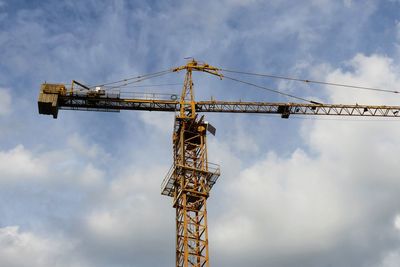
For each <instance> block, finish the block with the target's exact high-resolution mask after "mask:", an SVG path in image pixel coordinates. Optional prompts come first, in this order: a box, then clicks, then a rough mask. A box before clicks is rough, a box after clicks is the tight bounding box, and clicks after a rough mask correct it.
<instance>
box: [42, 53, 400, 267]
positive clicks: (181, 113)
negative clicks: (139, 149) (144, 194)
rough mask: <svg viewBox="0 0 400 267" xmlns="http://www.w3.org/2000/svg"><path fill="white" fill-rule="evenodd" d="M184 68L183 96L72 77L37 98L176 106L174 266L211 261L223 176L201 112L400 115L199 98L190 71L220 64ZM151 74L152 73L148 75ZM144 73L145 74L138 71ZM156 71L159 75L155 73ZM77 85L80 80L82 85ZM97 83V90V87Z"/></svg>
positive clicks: (56, 102) (53, 111)
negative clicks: (213, 211)
mask: <svg viewBox="0 0 400 267" xmlns="http://www.w3.org/2000/svg"><path fill="white" fill-rule="evenodd" d="M183 70H185V71H186V74H185V80H184V84H183V88H182V93H181V96H180V99H179V100H178V99H177V97H176V95H171V97H170V99H161V98H158V97H157V96H156V94H152V95H153V96H152V97H147V96H146V97H143V96H142V97H141V96H137V97H134V98H126V97H121V95H120V94H119V92H107V91H106V90H103V89H101V88H97V87H95V88H91V87H88V86H85V85H83V84H81V83H79V82H77V81H72V84H71V88H70V89H67V87H66V86H65V85H64V84H48V83H44V84H42V86H41V88H40V93H39V98H38V109H39V114H45V115H52V116H53V118H57V116H58V111H59V109H70V110H86V111H106V112H119V111H120V110H147V111H163V112H175V113H176V116H175V123H174V131H173V135H172V144H173V164H172V167H171V168H170V170H169V171H168V173H167V175H166V177H165V178H164V180H163V181H162V184H161V194H162V195H165V196H169V197H172V198H173V207H174V208H175V210H176V250H175V252H176V267H209V266H210V261H209V248H208V225H207V199H208V197H209V195H210V190H211V189H212V187H213V186H214V184H215V183H216V181H217V179H218V177H219V176H220V167H219V165H216V164H213V163H210V162H208V155H207V138H206V135H207V131H209V132H210V133H211V134H213V135H215V128H214V127H213V126H212V125H210V124H209V123H208V122H206V121H205V120H204V116H200V117H199V114H198V113H204V112H224V113H261V114H279V115H280V116H281V117H282V118H285V119H287V118H289V116H290V115H291V114H295V115H333V116H362V117H400V112H399V111H400V106H382V105H376V106H373V105H358V104H356V105H342V104H322V103H317V102H314V101H310V103H275V102H242V101H239V102H231V101H230V102H229V101H216V100H210V101H195V98H194V90H193V80H192V72H193V71H201V72H206V73H209V74H212V75H215V76H218V77H219V78H220V79H222V78H223V77H224V76H223V75H222V74H221V70H220V69H218V68H216V67H213V66H210V65H208V64H205V63H199V62H197V61H195V60H194V59H192V60H189V61H188V62H187V64H186V65H183V66H180V67H177V68H174V69H172V70H170V72H179V71H183ZM150 76H151V75H150ZM139 77H142V76H139ZM154 77H155V76H154ZM74 85H77V86H79V87H78V88H76V87H75V89H74ZM93 89H94V90H93Z"/></svg>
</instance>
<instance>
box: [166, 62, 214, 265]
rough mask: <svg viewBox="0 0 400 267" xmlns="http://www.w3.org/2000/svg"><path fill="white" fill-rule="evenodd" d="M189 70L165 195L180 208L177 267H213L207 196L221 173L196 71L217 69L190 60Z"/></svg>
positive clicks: (174, 138) (178, 213) (173, 140)
mask: <svg viewBox="0 0 400 267" xmlns="http://www.w3.org/2000/svg"><path fill="white" fill-rule="evenodd" d="M179 70H186V75H185V82H184V86H183V90H182V94H181V99H180V112H179V114H178V115H177V116H176V117H175V127H174V133H173V137H172V142H173V150H174V163H173V166H172V169H171V171H170V172H169V173H168V175H167V177H166V178H165V180H164V183H163V187H162V194H163V195H167V196H171V197H173V207H174V208H175V209H176V267H192V266H193V267H203V266H205V267H209V266H210V263H209V249H208V228H207V198H208V197H209V193H210V190H211V188H212V186H213V185H214V183H215V182H216V180H217V179H218V176H219V167H216V166H215V165H213V168H210V166H209V165H210V164H209V163H208V162H207V139H206V133H207V127H208V125H207V123H206V122H205V121H204V116H202V117H200V118H198V116H197V114H196V108H195V101H194V92H193V81H192V71H193V70H199V71H207V72H210V73H213V74H215V75H220V74H218V73H217V71H216V69H215V68H213V67H210V66H208V65H205V64H198V63H197V62H196V61H194V60H192V61H190V62H189V63H188V64H187V65H186V66H183V67H180V68H177V69H175V70H174V71H179Z"/></svg>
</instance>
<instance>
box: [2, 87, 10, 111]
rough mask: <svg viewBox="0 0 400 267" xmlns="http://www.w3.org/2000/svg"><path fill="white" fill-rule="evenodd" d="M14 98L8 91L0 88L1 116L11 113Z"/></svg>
mask: <svg viewBox="0 0 400 267" xmlns="http://www.w3.org/2000/svg"><path fill="white" fill-rule="evenodd" d="M11 104H12V98H11V94H10V92H9V91H8V90H6V89H2V88H0V116H4V115H8V114H10V113H11V110H12V108H11Z"/></svg>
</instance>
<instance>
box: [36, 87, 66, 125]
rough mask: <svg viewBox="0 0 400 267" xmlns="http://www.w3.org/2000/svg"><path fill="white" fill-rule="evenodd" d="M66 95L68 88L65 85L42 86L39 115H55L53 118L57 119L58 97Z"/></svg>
mask: <svg viewBox="0 0 400 267" xmlns="http://www.w3.org/2000/svg"><path fill="white" fill-rule="evenodd" d="M65 94H66V88H65V85H64V84H49V83H44V84H42V86H41V87H40V93H39V99H38V108H39V114H45V115H53V118H54V119H56V118H57V115H58V96H59V95H65Z"/></svg>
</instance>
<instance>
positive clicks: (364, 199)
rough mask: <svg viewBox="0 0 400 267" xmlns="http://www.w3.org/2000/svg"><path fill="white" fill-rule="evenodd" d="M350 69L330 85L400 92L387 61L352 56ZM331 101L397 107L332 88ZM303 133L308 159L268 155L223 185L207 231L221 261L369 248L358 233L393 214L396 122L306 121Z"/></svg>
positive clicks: (387, 99) (399, 145)
mask: <svg viewBox="0 0 400 267" xmlns="http://www.w3.org/2000/svg"><path fill="white" fill-rule="evenodd" d="M350 64H351V66H352V70H351V71H343V70H341V69H337V70H333V71H332V72H331V73H330V74H329V75H328V77H329V81H331V82H340V83H348V84H360V83H362V84H364V85H365V84H367V85H370V86H377V87H378V86H379V87H383V88H390V89H393V88H396V86H397V84H399V83H398V81H399V78H400V76H399V75H398V72H397V66H396V65H394V63H393V61H392V60H391V59H389V58H387V57H385V56H379V55H372V56H364V55H357V56H355V58H354V59H352V60H351V61H350ZM328 69H329V68H328ZM362 84H361V85H362ZM329 96H330V98H331V99H332V102H334V103H343V102H347V101H348V99H352V98H354V99H357V101H360V102H361V103H363V104H364V103H368V104H383V103H387V104H395V103H396V104H398V103H399V101H398V100H399V99H396V96H394V97H393V96H392V95H387V94H386V95H385V94H363V93H361V92H359V91H351V90H347V89H337V88H329ZM397 98H398V97H397ZM341 119H343V120H344V121H340V120H341ZM301 129H302V130H301V135H302V136H303V141H304V143H305V144H307V147H306V150H305V151H304V150H301V149H297V150H295V151H293V152H292V153H291V155H290V157H285V156H278V155H276V154H274V153H268V154H267V155H265V156H263V157H262V158H261V159H258V160H256V161H255V162H254V164H253V165H252V166H250V167H248V168H246V169H245V170H242V171H241V172H240V173H239V175H238V177H237V178H235V177H233V180H230V181H229V183H226V184H225V185H224V186H225V187H226V189H225V190H224V191H225V194H226V196H228V198H229V199H228V200H226V201H227V203H229V208H228V211H226V212H225V213H224V214H223V215H221V216H220V217H219V218H218V219H217V220H216V226H215V225H214V226H212V227H216V228H215V230H214V231H213V232H214V235H213V236H214V240H215V243H214V246H217V247H216V251H217V253H218V254H219V255H230V254H234V255H238V254H240V255H247V256H242V257H239V258H241V260H242V261H243V262H244V261H246V260H247V259H248V258H249V257H251V258H257V259H259V261H258V263H255V264H254V265H255V266H261V265H257V264H260V262H262V259H264V260H267V259H268V258H271V257H274V258H277V259H279V260H281V261H282V260H283V259H285V258H287V257H289V256H290V255H295V254H297V253H300V254H304V255H307V254H310V253H317V254H318V253H320V254H321V253H323V252H324V251H327V250H330V249H332V250H333V249H334V248H335V247H336V246H338V244H341V243H342V242H345V243H347V242H349V244H352V243H362V242H370V241H365V240H364V238H365V237H363V236H364V234H355V233H363V232H364V231H366V232H368V231H374V230H373V229H380V228H381V227H383V226H382V225H381V224H380V223H379V222H374V218H379V217H381V216H383V214H388V215H387V216H394V214H396V213H395V212H397V207H396V204H394V203H398V202H399V201H400V197H399V194H398V192H399V190H400V181H399V179H398V175H397V173H398V157H397V151H399V150H400V141H399V139H398V136H400V126H399V125H398V123H397V122H390V121H386V122H384V121H381V122H371V121H370V122H368V121H364V122H357V121H353V122H352V121H346V119H345V118H335V120H331V121H329V120H328V121H324V120H321V121H319V120H316V121H305V122H303V123H302V127H301ZM224 167H225V168H229V167H231V166H226V164H224ZM224 182H225V181H224ZM373 188H374V189H373ZM391 218H393V217H391ZM369 229H370V230H369ZM376 231H377V230H376ZM369 238H371V239H373V238H374V235H371V236H370V237H369ZM387 238H390V237H389V236H388V237H387ZM367 239H368V238H367ZM268 240H269V241H271V240H273V241H272V242H268ZM345 240H347V241H345ZM349 246H350V247H351V245H349ZM353 249H354V248H353ZM396 255H397V254H396ZM371 256H372V257H373V256H375V257H378V256H379V252H376V254H375V255H373V254H372V255H371ZM393 258H396V257H394V256H393V257H392V256H391V257H390V259H388V260H387V261H388V262H393V261H394V260H393ZM396 259H397V258H396ZM386 266H392V265H386ZM393 266H394V265H393Z"/></svg>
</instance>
